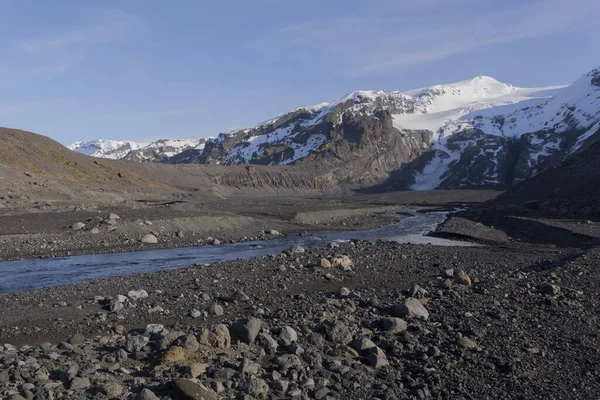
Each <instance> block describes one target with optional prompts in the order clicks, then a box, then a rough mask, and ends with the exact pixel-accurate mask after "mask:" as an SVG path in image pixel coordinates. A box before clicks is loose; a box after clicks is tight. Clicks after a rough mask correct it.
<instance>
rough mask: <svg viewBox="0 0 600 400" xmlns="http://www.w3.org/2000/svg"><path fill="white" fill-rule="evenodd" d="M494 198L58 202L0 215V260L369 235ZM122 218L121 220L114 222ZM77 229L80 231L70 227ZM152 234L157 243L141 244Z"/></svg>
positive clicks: (402, 195)
mask: <svg viewBox="0 0 600 400" xmlns="http://www.w3.org/2000/svg"><path fill="white" fill-rule="evenodd" d="M495 195H496V192H485V191H482V192H477V191H464V192H463V191H447V192H441V193H440V192H419V194H418V195H416V194H414V192H396V193H389V194H385V195H380V196H371V195H364V196H348V197H324V198H274V199H260V198H252V199H244V198H238V199H219V200H218V201H216V200H206V199H202V200H200V199H194V198H187V199H186V200H180V201H176V202H162V201H156V202H150V201H144V202H128V203H124V204H110V205H107V204H94V203H88V204H80V203H77V204H76V205H73V204H71V205H69V204H54V205H46V206H44V207H41V208H39V209H37V208H36V209H35V210H29V211H23V210H22V209H19V210H10V209H5V210H3V213H2V215H0V260H15V259H24V258H47V257H64V256H69V255H81V254H100V253H119V252H127V251H140V250H151V249H163V248H177V247H192V246H199V245H204V244H209V243H212V242H213V239H217V240H218V241H219V242H222V243H231V242H242V241H253V240H263V239H269V238H273V237H276V236H278V235H277V234H275V235H273V234H272V233H271V231H276V232H277V233H279V234H281V235H295V234H298V233H304V232H315V231H345V230H365V229H372V228H376V227H380V226H384V225H387V224H390V223H393V222H394V221H395V220H396V221H397V220H399V219H400V218H401V216H397V217H395V219H394V218H391V217H389V216H388V215H385V214H386V213H387V212H388V211H390V210H394V209H398V208H408V207H429V206H452V207H454V206H464V205H467V204H472V203H476V202H480V201H484V200H487V199H489V198H491V197H493V196H495ZM111 216H112V217H115V216H116V217H118V218H111ZM74 227H78V228H79V229H76V230H75V229H73V228H74ZM148 234H151V235H153V236H154V237H155V238H156V243H142V239H143V238H144V236H146V235H148Z"/></svg>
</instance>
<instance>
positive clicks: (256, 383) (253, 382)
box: [243, 377, 269, 398]
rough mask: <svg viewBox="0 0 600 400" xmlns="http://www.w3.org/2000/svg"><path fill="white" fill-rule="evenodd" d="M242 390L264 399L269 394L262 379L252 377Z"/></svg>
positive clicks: (266, 385)
mask: <svg viewBox="0 0 600 400" xmlns="http://www.w3.org/2000/svg"><path fill="white" fill-rule="evenodd" d="M243 390H244V391H245V392H246V393H248V394H249V395H252V396H254V397H259V398H264V397H265V396H266V394H267V393H269V385H268V384H267V382H266V381H265V380H264V379H261V378H254V377H252V378H250V380H249V381H247V382H246V384H245V385H244V386H243Z"/></svg>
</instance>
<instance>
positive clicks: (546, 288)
mask: <svg viewBox="0 0 600 400" xmlns="http://www.w3.org/2000/svg"><path fill="white" fill-rule="evenodd" d="M540 292H542V293H543V294H549V295H552V296H556V295H557V294H559V293H560V286H558V285H554V284H551V283H544V284H543V285H541V286H540Z"/></svg>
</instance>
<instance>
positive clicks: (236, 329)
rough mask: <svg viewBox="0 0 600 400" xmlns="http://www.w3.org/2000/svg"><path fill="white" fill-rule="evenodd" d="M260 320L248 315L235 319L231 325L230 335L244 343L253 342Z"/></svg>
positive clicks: (258, 330) (258, 329)
mask: <svg viewBox="0 0 600 400" xmlns="http://www.w3.org/2000/svg"><path fill="white" fill-rule="evenodd" d="M261 326H262V321H261V320H259V319H257V318H254V317H250V318H245V319H242V320H239V321H237V322H236V323H234V324H233V325H232V327H231V334H232V336H233V337H234V338H235V339H236V340H239V341H241V342H244V343H254V340H255V339H256V337H257V336H258V333H259V332H260V328H261Z"/></svg>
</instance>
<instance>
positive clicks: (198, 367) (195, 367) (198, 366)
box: [190, 363, 209, 378]
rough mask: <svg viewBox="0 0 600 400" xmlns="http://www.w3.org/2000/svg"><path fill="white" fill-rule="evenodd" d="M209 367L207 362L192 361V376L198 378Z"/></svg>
mask: <svg viewBox="0 0 600 400" xmlns="http://www.w3.org/2000/svg"><path fill="white" fill-rule="evenodd" d="M208 367H209V365H208V364H206V363H192V364H191V365H190V376H191V377H192V378H197V377H199V376H200V375H203V374H204V373H205V372H206V370H207V369H208Z"/></svg>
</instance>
